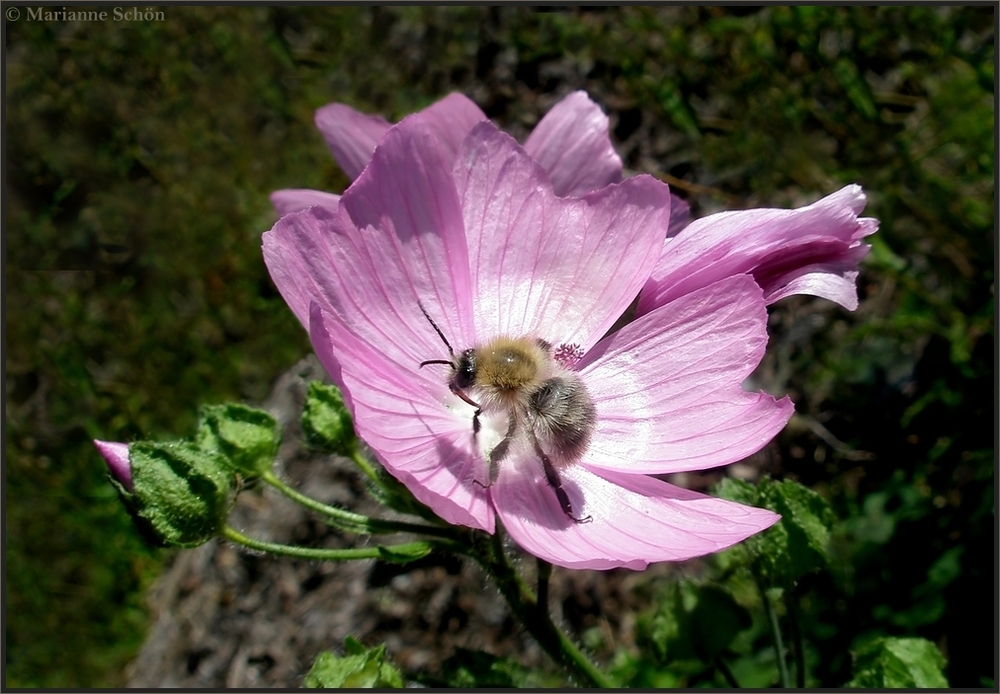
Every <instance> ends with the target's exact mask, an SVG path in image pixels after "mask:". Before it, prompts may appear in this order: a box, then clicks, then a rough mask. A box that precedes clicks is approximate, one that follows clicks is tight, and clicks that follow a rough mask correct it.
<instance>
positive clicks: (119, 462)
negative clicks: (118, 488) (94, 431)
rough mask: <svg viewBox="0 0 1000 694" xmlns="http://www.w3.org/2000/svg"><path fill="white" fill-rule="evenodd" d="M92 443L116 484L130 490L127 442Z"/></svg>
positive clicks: (130, 478)
mask: <svg viewBox="0 0 1000 694" xmlns="http://www.w3.org/2000/svg"><path fill="white" fill-rule="evenodd" d="M94 445H95V446H96V447H97V450H98V452H99V453H100V454H101V455H102V456H103V457H104V462H106V463H107V464H108V472H109V473H110V474H111V477H112V478H113V479H114V480H115V481H116V482H118V484H120V485H122V486H123V487H125V489H126V490H128V491H129V492H131V491H132V466H131V465H130V464H129V461H128V444H127V443H118V442H116V441H98V440H97V439H94Z"/></svg>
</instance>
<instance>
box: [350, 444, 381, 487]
mask: <svg viewBox="0 0 1000 694" xmlns="http://www.w3.org/2000/svg"><path fill="white" fill-rule="evenodd" d="M350 458H351V460H352V461H354V464H355V465H357V466H358V467H359V468H361V471H362V472H363V473H365V476H366V477H368V479H370V480H371V481H372V482H374V483H375V485H376V486H379V487H381V486H382V480H380V479H379V476H378V472H376V471H375V468H374V467H373V466H372V464H371V463H370V462H368V459H367V458H365V457H364V456H363V455H361V451H360V450H359V449H358V445H357V440H355V444H354V446H353V447H352V448H351V455H350Z"/></svg>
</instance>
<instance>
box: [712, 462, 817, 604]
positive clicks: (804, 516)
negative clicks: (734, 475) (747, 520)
mask: <svg viewBox="0 0 1000 694" xmlns="http://www.w3.org/2000/svg"><path fill="white" fill-rule="evenodd" d="M716 492H717V493H718V495H719V496H721V497H723V498H725V499H729V500H731V501H737V502H740V503H744V504H747V505H750V506H762V507H764V508H768V509H770V510H772V511H774V512H776V513H778V514H780V515H781V520H780V521H778V522H777V523H775V524H774V525H773V526H771V527H770V528H768V529H767V530H765V531H764V532H762V533H760V534H757V535H754V536H753V537H751V538H749V539H747V541H746V543H745V544H746V548H747V550H749V552H750V553H751V555H752V556H753V562H754V565H755V567H756V569H757V570H758V572H759V574H760V576H761V578H762V579H763V580H764V581H765V583H766V584H767V585H768V586H781V587H790V586H791V585H792V584H794V583H795V582H796V581H797V580H798V579H800V578H801V577H802V576H805V575H806V574H808V573H810V572H812V571H818V570H821V569H824V568H826V567H827V566H828V565H829V547H830V528H831V527H832V525H833V523H834V522H835V520H836V518H835V516H834V515H833V511H832V510H831V509H830V505H829V504H828V503H827V502H826V500H825V499H824V498H823V497H821V496H820V495H819V494H817V493H816V492H814V491H812V490H811V489H808V488H807V487H804V486H802V485H801V484H799V483H798V482H792V481H790V480H784V481H780V482H776V481H773V480H770V479H762V480H761V481H760V483H759V484H758V486H757V487H756V488H754V487H753V486H751V485H749V484H747V483H746V482H740V481H738V480H734V479H728V478H727V479H725V480H723V481H722V483H720V484H719V486H718V487H717V490H716Z"/></svg>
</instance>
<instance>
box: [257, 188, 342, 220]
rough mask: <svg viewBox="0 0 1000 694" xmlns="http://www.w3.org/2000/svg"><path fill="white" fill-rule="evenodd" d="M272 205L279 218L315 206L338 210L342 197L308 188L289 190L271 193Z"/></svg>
mask: <svg viewBox="0 0 1000 694" xmlns="http://www.w3.org/2000/svg"><path fill="white" fill-rule="evenodd" d="M271 205H272V206H273V207H274V211H275V212H277V213H278V215H279V216H284V215H286V214H289V213H291V212H298V211H299V210H304V209H306V208H307V207H313V206H318V207H325V208H326V209H328V210H336V209H337V208H338V207H339V206H340V196H339V195H334V194H333V193H324V192H323V191H321V190H309V189H308V188H287V189H285V190H276V191H274V192H273V193H271Z"/></svg>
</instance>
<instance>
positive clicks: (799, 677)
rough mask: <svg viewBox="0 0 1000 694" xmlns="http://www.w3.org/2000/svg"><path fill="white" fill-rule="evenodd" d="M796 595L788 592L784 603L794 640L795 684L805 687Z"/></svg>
mask: <svg viewBox="0 0 1000 694" xmlns="http://www.w3.org/2000/svg"><path fill="white" fill-rule="evenodd" d="M798 602H799V600H798V597H797V596H796V595H795V594H794V593H789V595H788V600H787V601H786V602H785V605H786V606H787V608H788V622H789V624H791V626H792V640H793V641H794V642H795V686H796V687H798V688H799V689H805V686H806V653H805V650H804V648H803V642H802V630H801V629H800V628H799V605H798Z"/></svg>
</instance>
